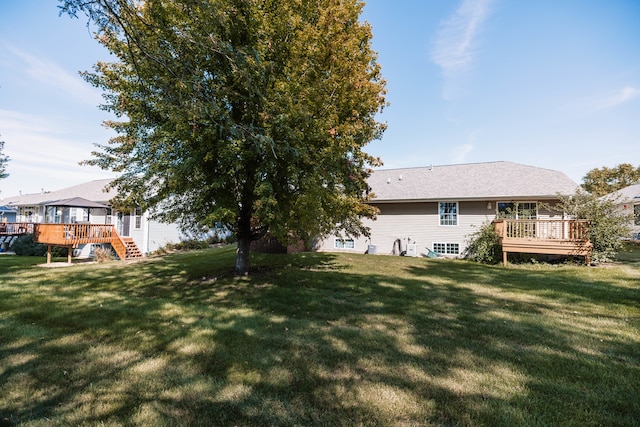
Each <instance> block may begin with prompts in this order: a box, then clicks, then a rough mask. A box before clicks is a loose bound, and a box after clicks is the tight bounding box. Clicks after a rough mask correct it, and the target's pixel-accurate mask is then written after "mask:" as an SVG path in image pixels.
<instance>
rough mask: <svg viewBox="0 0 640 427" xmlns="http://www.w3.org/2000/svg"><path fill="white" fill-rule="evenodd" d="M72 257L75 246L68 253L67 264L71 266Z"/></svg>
mask: <svg viewBox="0 0 640 427" xmlns="http://www.w3.org/2000/svg"><path fill="white" fill-rule="evenodd" d="M71 255H73V246H69V251H68V252H67V264H71Z"/></svg>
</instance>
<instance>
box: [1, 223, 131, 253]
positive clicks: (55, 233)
mask: <svg viewBox="0 0 640 427" xmlns="http://www.w3.org/2000/svg"><path fill="white" fill-rule="evenodd" d="M1 226H2V227H0V235H2V234H5V235H22V234H33V235H34V240H35V241H36V242H38V243H42V244H45V245H47V246H48V247H49V250H48V251H47V263H50V262H51V247H52V246H61V247H65V248H69V263H70V262H71V254H72V252H73V249H74V248H77V247H78V246H79V245H84V244H89V243H108V244H110V245H111V246H112V247H113V249H114V250H115V252H116V254H117V255H118V257H119V258H120V259H123V260H124V259H129V258H139V257H141V256H142V254H141V253H140V251H139V249H138V247H137V246H136V244H135V243H134V242H133V239H131V238H123V237H121V236H120V235H119V234H118V232H117V231H116V229H115V227H114V226H113V225H102V224H33V223H3V224H1Z"/></svg>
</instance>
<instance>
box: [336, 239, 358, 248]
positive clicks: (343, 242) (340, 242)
mask: <svg viewBox="0 0 640 427" xmlns="http://www.w3.org/2000/svg"><path fill="white" fill-rule="evenodd" d="M333 247H334V248H336V249H355V247H356V243H355V242H354V241H353V239H339V238H336V239H335V240H334V242H333Z"/></svg>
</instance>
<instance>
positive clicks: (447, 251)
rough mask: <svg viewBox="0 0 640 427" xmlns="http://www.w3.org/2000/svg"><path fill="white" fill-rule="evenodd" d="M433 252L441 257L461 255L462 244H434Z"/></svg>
mask: <svg viewBox="0 0 640 427" xmlns="http://www.w3.org/2000/svg"><path fill="white" fill-rule="evenodd" d="M433 252H435V253H438V254H441V255H459V254H460V244H459V243H434V244H433Z"/></svg>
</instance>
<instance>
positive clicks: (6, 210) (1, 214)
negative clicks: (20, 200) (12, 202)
mask: <svg viewBox="0 0 640 427" xmlns="http://www.w3.org/2000/svg"><path fill="white" fill-rule="evenodd" d="M17 215H18V211H17V210H16V209H14V208H10V207H8V206H0V223H3V222H16V216H17Z"/></svg>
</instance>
